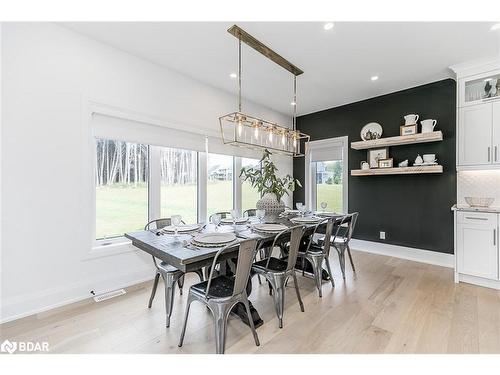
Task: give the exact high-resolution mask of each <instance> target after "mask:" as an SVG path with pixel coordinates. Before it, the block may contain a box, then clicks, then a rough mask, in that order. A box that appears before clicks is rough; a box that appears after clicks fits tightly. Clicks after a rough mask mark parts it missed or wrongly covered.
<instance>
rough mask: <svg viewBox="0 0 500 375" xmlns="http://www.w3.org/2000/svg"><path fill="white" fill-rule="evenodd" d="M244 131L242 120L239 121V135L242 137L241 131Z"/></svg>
mask: <svg viewBox="0 0 500 375" xmlns="http://www.w3.org/2000/svg"><path fill="white" fill-rule="evenodd" d="M242 131H243V125H242V124H241V120H240V121H238V136H239V137H241V132H242Z"/></svg>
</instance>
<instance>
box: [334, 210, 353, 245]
mask: <svg viewBox="0 0 500 375" xmlns="http://www.w3.org/2000/svg"><path fill="white" fill-rule="evenodd" d="M351 219H352V218H351V215H350V214H347V215H344V216H342V217H338V218H337V219H336V220H335V222H334V224H335V228H336V229H334V232H335V233H334V234H333V238H332V241H333V242H335V241H336V240H337V239H339V240H341V241H343V242H347V241H348V240H347V235H348V233H349V229H350V226H351V223H352V220H351ZM345 225H347V228H346V226H345Z"/></svg>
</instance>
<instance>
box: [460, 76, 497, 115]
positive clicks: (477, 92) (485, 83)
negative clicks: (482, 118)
mask: <svg viewBox="0 0 500 375" xmlns="http://www.w3.org/2000/svg"><path fill="white" fill-rule="evenodd" d="M459 85H460V98H459V100H460V106H461V107H465V106H469V105H474V104H480V103H485V102H489V101H495V100H500V71H494V72H489V73H483V74H481V75H476V76H472V77H467V78H463V79H461V80H460V83H459Z"/></svg>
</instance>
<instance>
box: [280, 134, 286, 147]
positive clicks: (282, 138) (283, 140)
mask: <svg viewBox="0 0 500 375" xmlns="http://www.w3.org/2000/svg"><path fill="white" fill-rule="evenodd" d="M285 139H286V138H285V133H283V135H282V136H281V144H282V145H283V146H284V145H285Z"/></svg>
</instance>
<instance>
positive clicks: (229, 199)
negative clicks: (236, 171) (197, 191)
mask: <svg viewBox="0 0 500 375" xmlns="http://www.w3.org/2000/svg"><path fill="white" fill-rule="evenodd" d="M207 176H208V178H207V216H210V215H211V214H213V213H214V212H220V211H229V210H232V209H233V157H232V156H227V155H218V154H208V160H207Z"/></svg>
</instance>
